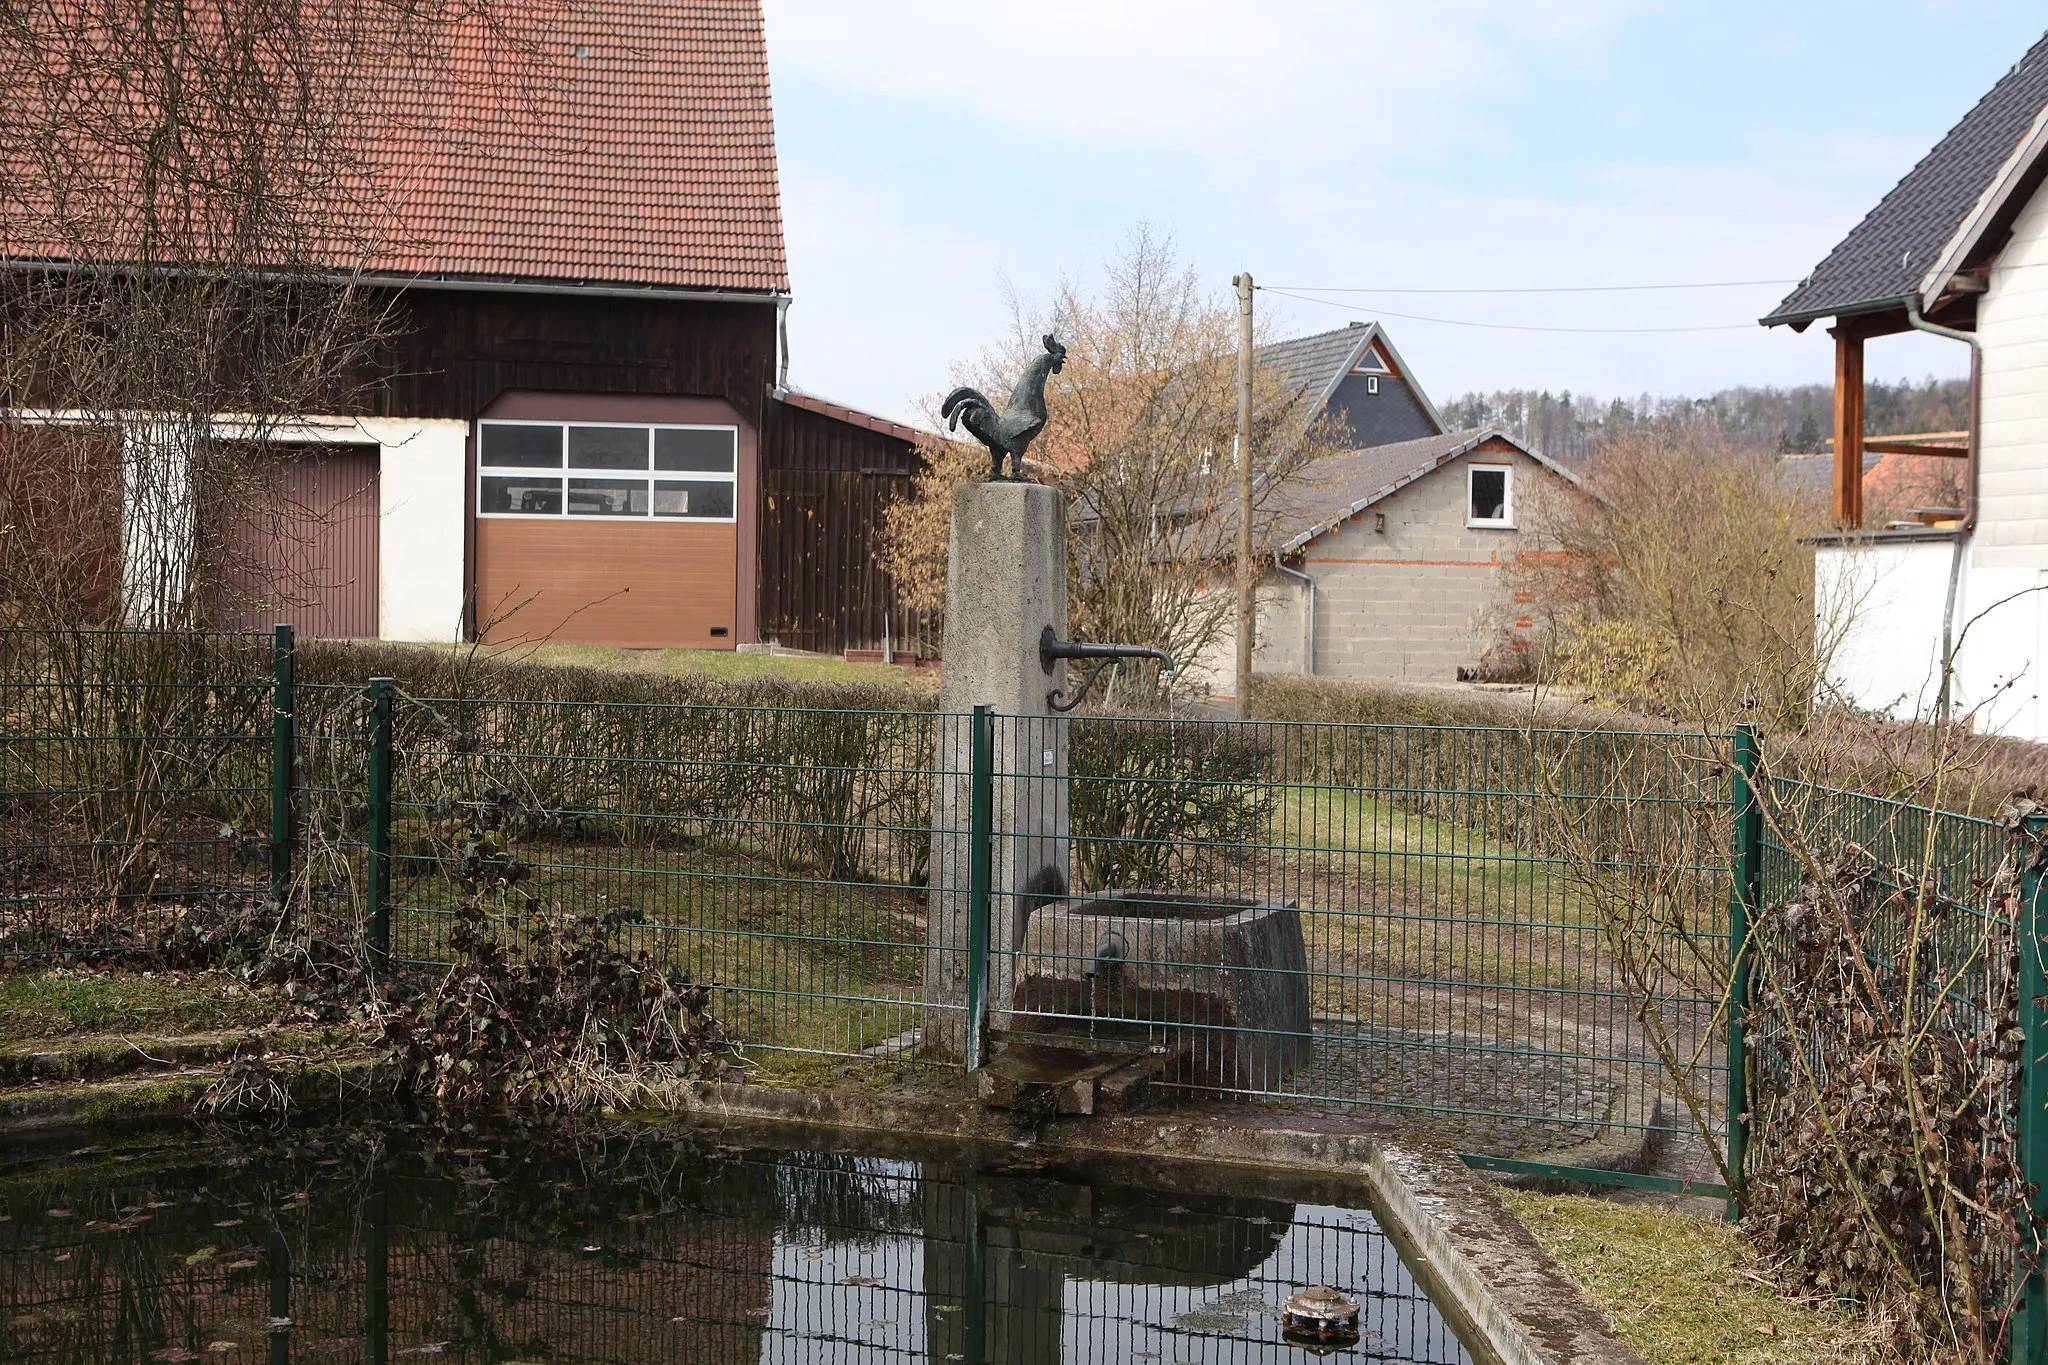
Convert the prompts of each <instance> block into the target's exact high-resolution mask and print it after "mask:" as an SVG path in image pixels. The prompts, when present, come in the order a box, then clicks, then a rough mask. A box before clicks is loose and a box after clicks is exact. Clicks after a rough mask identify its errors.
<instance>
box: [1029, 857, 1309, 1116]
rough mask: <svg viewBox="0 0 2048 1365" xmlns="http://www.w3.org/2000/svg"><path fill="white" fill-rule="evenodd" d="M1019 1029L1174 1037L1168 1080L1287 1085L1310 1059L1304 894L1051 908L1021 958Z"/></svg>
mask: <svg viewBox="0 0 2048 1365" xmlns="http://www.w3.org/2000/svg"><path fill="white" fill-rule="evenodd" d="M1016 983H1017V984H1016V990H1015V996H1014V1001H1013V1008H1014V1014H1013V1016H1012V1018H1011V1021H1010V1027H1011V1029H1012V1030H1014V1031H1016V1032H1020V1033H1032V1034H1038V1035H1041V1036H1046V1035H1052V1036H1058V1035H1065V1036H1069V1037H1071V1036H1073V1035H1075V1034H1080V1035H1081V1036H1083V1037H1087V1036H1090V1035H1099V1036H1101V1037H1102V1038H1103V1040H1104V1041H1108V1040H1110V1039H1114V1038H1118V1037H1124V1038H1128V1037H1130V1036H1132V1035H1133V1034H1134V1033H1135V1034H1141V1035H1142V1036H1146V1037H1149V1038H1151V1039H1152V1040H1153V1042H1154V1043H1155V1044H1158V1045H1163V1047H1164V1051H1165V1055H1166V1056H1167V1058H1168V1063H1167V1066H1166V1074H1165V1075H1164V1076H1163V1077H1162V1079H1164V1080H1166V1081H1168V1082H1170V1083H1178V1084H1184V1085H1196V1086H1203V1087H1217V1088H1222V1089H1230V1090H1266V1089H1272V1088H1275V1087H1277V1086H1279V1085H1280V1083H1281V1082H1282V1081H1284V1080H1285V1079H1286V1077H1287V1076H1288V1075H1289V1074H1290V1073H1291V1072H1293V1071H1294V1070H1295V1069H1296V1068H1297V1067H1299V1066H1301V1065H1302V1064H1303V1063H1304V1062H1306V1061H1307V1060H1308V1058H1309V1051H1310V1047H1311V1045H1312V1036H1311V1035H1312V1024H1311V1021H1310V1017H1309V1000H1308V955H1307V951H1306V949H1305V947H1304V945H1303V942H1302V933H1301V913H1300V911H1299V910H1297V909H1296V908H1295V906H1294V904H1293V903H1292V902H1290V903H1288V904H1286V905H1269V904H1265V903H1263V902H1259V901H1255V900H1251V899H1247V898H1242V897H1216V896H1178V895H1172V894H1167V893H1161V892H1150V891H1118V892H1103V893H1100V894H1097V895H1093V896H1087V897H1076V898H1073V899H1070V900H1064V901H1056V902H1054V903H1052V904H1050V905H1046V906H1042V907H1040V908H1039V909H1037V910H1036V911H1034V912H1033V913H1032V915H1031V918H1030V922H1029V923H1028V925H1027V926H1026V928H1025V932H1024V943H1023V947H1022V949H1021V950H1020V952H1019V954H1018V961H1017V975H1016Z"/></svg>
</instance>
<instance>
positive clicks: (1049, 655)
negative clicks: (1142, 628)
mask: <svg viewBox="0 0 2048 1365" xmlns="http://www.w3.org/2000/svg"><path fill="white" fill-rule="evenodd" d="M1061 659H1100V660H1101V661H1102V662H1100V663H1098V664H1097V665H1096V666H1095V667H1094V668H1092V669H1090V670H1089V671H1088V675H1087V676H1086V677H1084V678H1083V679H1081V685H1080V686H1079V687H1077V688H1074V689H1072V691H1071V692H1070V693H1069V692H1061V691H1059V690H1057V689H1055V690H1054V691H1051V692H1048V693H1046V694H1045V704H1046V705H1047V706H1050V707H1051V708H1052V709H1053V710H1055V711H1071V710H1073V709H1074V708H1075V707H1077V706H1079V705H1080V704H1081V700H1082V698H1084V697H1086V696H1087V695H1088V692H1089V689H1091V688H1093V687H1094V686H1095V680H1096V679H1097V678H1100V677H1101V676H1102V675H1103V673H1104V672H1105V671H1106V670H1107V669H1108V668H1109V666H1110V665H1111V664H1114V663H1115V662H1117V660H1119V659H1156V660H1157V661H1158V662H1159V666H1160V671H1161V673H1162V674H1163V675H1164V676H1166V677H1169V678H1171V677H1172V676H1173V675H1174V671H1175V669H1176V667H1177V665H1176V664H1175V663H1174V662H1173V656H1172V655H1171V654H1168V653H1167V652H1166V651H1165V650H1163V649H1154V648H1153V647H1152V646H1150V645H1091V644H1084V643H1083V642H1082V641H1079V640H1062V639H1060V637H1059V636H1058V635H1056V634H1055V633H1054V632H1053V628H1052V627H1051V626H1047V627H1046V628H1045V630H1044V631H1043V632H1041V633H1040V635H1039V637H1038V666H1039V667H1040V668H1042V669H1044V670H1045V671H1046V672H1047V673H1050V672H1052V666H1053V665H1054V664H1056V663H1058V662H1059V661H1060V660H1061Z"/></svg>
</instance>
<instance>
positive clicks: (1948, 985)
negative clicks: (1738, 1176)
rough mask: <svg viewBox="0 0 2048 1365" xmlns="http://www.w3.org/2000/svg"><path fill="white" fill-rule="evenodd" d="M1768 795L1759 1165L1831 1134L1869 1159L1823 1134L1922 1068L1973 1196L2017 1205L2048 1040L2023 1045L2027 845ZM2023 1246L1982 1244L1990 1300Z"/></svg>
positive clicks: (1792, 1155) (1756, 1088)
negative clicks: (2034, 1090)
mask: <svg viewBox="0 0 2048 1365" xmlns="http://www.w3.org/2000/svg"><path fill="white" fill-rule="evenodd" d="M1768 791H1769V799H1768V802H1767V807H1766V809H1767V812H1768V820H1767V832H1766V834H1765V836H1764V839H1763V896H1762V899H1763V903H1764V905H1765V906H1767V907H1769V910H1768V912H1767V914H1766V916H1765V918H1764V919H1763V921H1762V922H1761V923H1760V924H1759V926H1758V928H1757V931H1756V934H1755V938H1754V945H1755V947H1754V958H1755V962H1756V969H1755V970H1756V978H1757V984H1756V1006H1755V1009H1754V1010H1753V1012H1752V1026H1751V1027H1752V1031H1751V1047H1752V1057H1753V1061H1752V1065H1751V1077H1752V1079H1751V1093H1752V1096H1753V1099H1752V1105H1751V1108H1752V1111H1753V1113H1754V1115H1755V1119H1754V1124H1753V1130H1754V1131H1753V1137H1752V1146H1751V1166H1752V1172H1753V1174H1756V1175H1758V1176H1759V1178H1762V1179H1764V1180H1766V1181H1771V1182H1783V1181H1788V1180H1795V1179H1797V1178H1798V1176H1799V1168H1800V1166H1801V1164H1802V1163H1803V1162H1804V1161H1806V1160H1807V1159H1808V1157H1809V1154H1810V1152H1812V1151H1813V1150H1822V1151H1832V1150H1833V1148H1834V1147H1835V1146H1836V1145H1841V1146H1843V1147H1845V1148H1846V1149H1847V1150H1848V1151H1849V1152H1850V1157H1849V1158H1848V1159H1849V1160H1851V1161H1859V1160H1862V1159H1863V1158H1864V1157H1865V1156H1866V1155H1867V1153H1866V1152H1865V1151H1864V1150H1862V1149H1860V1148H1858V1146H1857V1144H1856V1143H1855V1142H1854V1140H1853V1139H1851V1140H1838V1139H1837V1138H1835V1137H1834V1136H1832V1135H1830V1134H1829V1132H1828V1128H1829V1123H1828V1121H1827V1120H1828V1118H1829V1116H1838V1115H1840V1114H1843V1113H1854V1112H1857V1106H1858V1104H1859V1102H1860V1101H1861V1100H1862V1099H1863V1097H1864V1094H1865V1088H1866V1087H1869V1086H1871V1085H1873V1084H1875V1085H1877V1086H1880V1087H1882V1091H1881V1093H1883V1094H1884V1095H1886V1096H1895V1095H1897V1094H1899V1093H1900V1086H1901V1084H1902V1082H1901V1080H1900V1078H1901V1077H1902V1076H1905V1075H1908V1074H1910V1075H1911V1077H1912V1078H1913V1082H1914V1084H1915V1086H1916V1087H1917V1088H1918V1092H1919V1095H1920V1097H1921V1100H1922V1102H1924V1103H1925V1104H1927V1105H1929V1106H1931V1108H1932V1110H1933V1112H1932V1113H1931V1114H1928V1115H1926V1116H1925V1118H1924V1121H1925V1122H1926V1123H1928V1124H1929V1125H1930V1129H1929V1131H1934V1126H1938V1128H1939V1131H1940V1132H1941V1133H1942V1134H1943V1135H1944V1144H1945V1150H1946V1151H1947V1152H1949V1153H1950V1154H1951V1155H1950V1158H1949V1159H1950V1160H1951V1161H1952V1163H1953V1164H1956V1165H1957V1167H1958V1169H1960V1170H1961V1171H1962V1172H1963V1178H1965V1179H1966V1180H1967V1182H1968V1183H1969V1184H1970V1186H1971V1200H1972V1208H1973V1209H1977V1210H1979V1211H1983V1210H1991V1211H1997V1214H1996V1216H2002V1215H2003V1213H2004V1211H2009V1210H2017V1209H2020V1208H2022V1207H2023V1206H2024V1203H2025V1198H2026V1184H2027V1181H2026V1171H2025V1161H2024V1158H2023V1153H2022V1150H2021V1148H2022V1143H2023V1136H2022V1127H2023V1124H2022V1115H2021V1113H2020V1086H2021V1078H2022V1073H2023V1070H2024V1068H2025V1066H2026V1065H2027V1064H2029V1063H2030V1061H2031V1059H2033V1058H2035V1057H2037V1056H2038V1055H2039V1051H2040V1046H2039V1043H2038V1042H2029V1043H2026V1044H2025V1045H2022V1041H2021V1040H2022V1037H2023V1029H2022V1026H2021V1023H2020V1018H2021V1004H2022V1001H2021V995H2022V993H2023V992H2022V991H2021V988H2020V980H2019V972H2020V961H2019V939H2018V935H2017V932H2016V920H2017V918H2018V914H2019V910H2020V905H2021V874H2022V863H2023V861H2024V858H2023V855H2024V854H2025V852H2026V841H2025V840H2024V839H2023V838H2020V837H2018V836H2017V835H2016V834H2014V833H2009V832H2008V831H2007V830H2006V829H2005V828H2003V827H2001V826H2000V825H1999V824H1998V823H1997V822H1994V821H1991V820H1985V819H1980V818H1977V817H1974V816H1968V815H1960V814H1956V813H1954V812H1950V811H1942V810H1935V809H1931V808H1929V807H1925V806H1915V805H1909V804H1905V803H1902V802H1898V801H1893V800H1888V799H1885V798H1883V797H1876V796H1869V795H1865V794H1862V793H1858V792H1845V791H1839V790H1834V789H1831V788H1826V787H1820V786H1815V785H1813V784H1810V783H1805V782H1799V781H1794V780H1791V779H1787V778H1777V779H1774V780H1773V781H1772V782H1771V783H1770V785H1769V788H1768ZM1899 1103H1901V1104H1903V1103H1904V1101H1899ZM1901 1112H1903V1111H1901ZM1894 1117H1896V1115H1894ZM1872 1131H1873V1132H1875V1131H1878V1130H1877V1129H1876V1128H1875V1127H1874V1126H1873V1129H1872ZM2013 1245H2014V1244H2013V1243H2012V1242H2011V1241H2010V1240H2009V1239H2005V1238H2003V1237H1996V1238H1994V1239H1992V1242H1991V1243H1987V1246H1990V1248H1991V1249H1990V1250H1988V1251H1985V1252H1983V1264H1984V1266H1985V1267H1986V1268H1988V1269H1989V1270H1991V1271H1992V1273H1991V1275H1990V1276H1989V1277H1988V1279H1987V1281H1986V1283H1987V1284H1988V1285H1989V1286H1990V1288H1989V1289H1988V1290H1987V1293H1990V1294H1992V1295H1993V1298H1994V1299H1996V1298H1997V1296H1999V1295H2002V1294H2003V1293H2004V1290H2005V1286H2006V1285H2007V1284H2008V1283H2009V1282H2010V1280H2011V1272H2012V1268H2013V1261H2012V1256H2013ZM1984 1306H1985V1307H1987V1308H1991V1309H1993V1310H1994V1311H2002V1308H2001V1306H2000V1305H1999V1304H1998V1303H1996V1302H1993V1301H1992V1300H1987V1302H1986V1304H1985V1305H1984Z"/></svg>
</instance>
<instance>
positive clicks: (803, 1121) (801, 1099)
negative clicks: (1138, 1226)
mask: <svg viewBox="0 0 2048 1365" xmlns="http://www.w3.org/2000/svg"><path fill="white" fill-rule="evenodd" d="M1224 1108H1225V1107H1224V1106H1215V1107H1212V1108H1210V1109H1208V1110H1207V1111H1206V1112H1203V1113H1200V1114H1188V1113H1182V1112H1175V1111H1166V1112H1163V1113H1151V1114H1144V1113H1141V1114H1126V1115H1118V1116H1115V1117H1108V1118H1099V1117H1098V1118H1065V1119H1055V1120H1052V1121H1050V1122H1047V1123H1044V1124H1041V1125H1039V1126H1036V1127H1032V1128H1025V1127H1022V1126H1020V1125H1015V1124H1010V1125H1007V1126H998V1125H994V1124H991V1123H989V1122H986V1121H985V1118H986V1116H985V1115H982V1114H970V1115H963V1114H962V1113H961V1110H960V1107H959V1106H957V1105H955V1104H951V1103H947V1102H943V1101H930V1100H915V1099H910V1100H906V1099H901V1098H897V1097H892V1096H886V1095H875V1094H869V1093H865V1092H851V1091H838V1090H812V1089H788V1090H781V1089H772V1088H768V1087H765V1086H748V1085H710V1084H705V1085H699V1086H697V1087H695V1090H694V1094H693V1095H692V1097H691V1101H690V1103H689V1104H687V1105H686V1106H684V1107H683V1110H684V1112H686V1113H688V1114H690V1115H692V1116H694V1117H697V1118H700V1119H703V1120H711V1121H716V1122H719V1123H725V1124H732V1125H735V1126H746V1125H772V1126H778V1127H784V1128H796V1129H813V1130H815V1129H825V1130H830V1131H834V1132H842V1133H843V1132H849V1131H851V1132H861V1133H870V1134H876V1135H880V1134H890V1135H894V1136H898V1137H909V1136H916V1137H923V1138H938V1139H955V1140H961V1139H964V1140H968V1141H984V1142H986V1141H1002V1142H1006V1143H1008V1144H1010V1145H1012V1146H1029V1147H1031V1148H1033V1149H1035V1150H1037V1151H1040V1152H1044V1153H1050V1154H1061V1155H1069V1154H1070V1155H1073V1156H1075V1157H1084V1156H1086V1157H1102V1156H1109V1157H1123V1158H1131V1159H1138V1160H1142V1161H1145V1162H1147V1163H1156V1162H1161V1161H1165V1162H1173V1163H1177V1164H1185V1165H1188V1166H1191V1167H1209V1168H1212V1169H1216V1168H1221V1169H1224V1170H1228V1171H1230V1172H1231V1173H1233V1174H1238V1173H1242V1172H1245V1171H1248V1170H1249V1171H1256V1172H1258V1173H1259V1174H1260V1175H1262V1176H1268V1177H1270V1176H1273V1175H1275V1174H1280V1175H1283V1176H1284V1175H1289V1174H1291V1175H1294V1176H1297V1177H1309V1178H1311V1179H1312V1180H1314V1181H1315V1183H1316V1186H1317V1187H1318V1188H1320V1189H1321V1191H1322V1193H1321V1194H1317V1193H1314V1192H1313V1191H1304V1193H1303V1197H1305V1198H1331V1197H1340V1196H1341V1192H1342V1191H1343V1190H1349V1191H1352V1192H1363V1193H1364V1195H1365V1196H1366V1199H1365V1202H1366V1203H1367V1204H1368V1205H1369V1206H1370V1207H1371V1208H1372V1210H1373V1213H1374V1214H1375V1216H1376V1217H1378V1218H1379V1219H1380V1220H1381V1224H1382V1228H1383V1230H1384V1231H1385V1232H1386V1233H1387V1234H1388V1235H1389V1236H1390V1237H1391V1238H1392V1239H1393V1240H1394V1241H1395V1242H1396V1243H1397V1244H1399V1245H1400V1246H1401V1249H1402V1251H1403V1253H1404V1259H1406V1260H1407V1261H1408V1264H1409V1266H1410V1268H1411V1269H1412V1270H1414V1271H1415V1272H1416V1273H1417V1275H1418V1276H1419V1277H1421V1278H1423V1279H1424V1280H1425V1281H1426V1282H1427V1283H1426V1287H1427V1288H1428V1290H1429V1292H1430V1295H1431V1297H1432V1298H1433V1299H1434V1300H1435V1301H1436V1303H1437V1306H1438V1308H1439V1309H1440V1310H1442V1311H1443V1312H1444V1313H1445V1314H1446V1316H1448V1317H1450V1318H1451V1319H1452V1320H1453V1324H1454V1326H1455V1327H1456V1328H1457V1330H1458V1332H1459V1335H1460V1336H1461V1338H1463V1339H1464V1340H1465V1341H1466V1343H1467V1344H1468V1345H1469V1346H1470V1347H1471V1348H1472V1349H1473V1350H1474V1351H1475V1353H1477V1354H1478V1355H1479V1356H1480V1357H1481V1358H1482V1359H1485V1360H1488V1361H1490V1362H1493V1363H1494V1365H1566V1363H1567V1362H1572V1363H1573V1365H1580V1363H1583V1365H1641V1359H1640V1357H1638V1356H1637V1355H1636V1354H1635V1352H1633V1351H1631V1350H1630V1349H1629V1348H1628V1347H1627V1346H1626V1345H1624V1344H1623V1343H1622V1342H1621V1341H1620V1340H1619V1339H1617V1338H1616V1337H1615V1336H1614V1334H1613V1331H1612V1330H1611V1329H1610V1327H1609V1326H1608V1323H1607V1320H1606V1318H1605V1317H1604V1316H1603V1315H1602V1314H1601V1312H1600V1310H1599V1309H1598V1308H1596V1307H1594V1306H1593V1304H1592V1302H1591V1301H1590V1300H1589V1299H1587V1297H1586V1296H1585V1293H1584V1291H1583V1290H1582V1289H1580V1287H1579V1285H1578V1282H1577V1281H1575V1280H1573V1279H1572V1278H1571V1277H1570V1276H1569V1275H1567V1274H1566V1273H1565V1272H1564V1270H1563V1269H1562V1268H1561V1267H1560V1266H1559V1265H1558V1264H1557V1262H1556V1261H1555V1260H1554V1259H1553V1258H1552V1257H1551V1255H1550V1253H1549V1252H1547V1251H1545V1250H1544V1249H1543V1246H1542V1244H1541V1243H1539V1242H1538V1241H1537V1240H1536V1238H1535V1236H1534V1235H1533V1234H1532V1233H1530V1231H1529V1230H1528V1229H1527V1228H1526V1227H1524V1226H1523V1225H1522V1222H1521V1220H1520V1219H1518V1218H1516V1217H1515V1216H1514V1214H1513V1213H1512V1212H1510V1211H1509V1210H1508V1208H1507V1206H1506V1205H1505V1204H1504V1203H1502V1202H1501V1199H1500V1196H1499V1194H1498V1193H1497V1192H1496V1191H1495V1189H1494V1188H1493V1186H1492V1183H1491V1182H1490V1181H1489V1180H1487V1179H1486V1178H1485V1177H1483V1176H1481V1175H1479V1174H1478V1173H1476V1172H1474V1171H1473V1170H1471V1169H1470V1168H1469V1167H1467V1166H1466V1165H1465V1163H1464V1162H1463V1161H1461V1160H1459V1159H1458V1156H1457V1154H1456V1153H1454V1152H1450V1151H1447V1150H1444V1149H1442V1148H1436V1147H1429V1146H1425V1145H1420V1144H1411V1143H1409V1142H1408V1141H1405V1140H1403V1139H1402V1138H1401V1137H1399V1136H1398V1135H1395V1134H1392V1133H1388V1132H1378V1131H1373V1130H1370V1129H1363V1128H1361V1127H1360V1126H1359V1125H1357V1124H1356V1123H1353V1122H1349V1121H1346V1120H1342V1119H1329V1118H1322V1117H1307V1116H1270V1117H1267V1116H1260V1115H1257V1114H1256V1113H1244V1114H1241V1115H1238V1114H1230V1113H1227V1112H1221V1111H1223V1110H1224Z"/></svg>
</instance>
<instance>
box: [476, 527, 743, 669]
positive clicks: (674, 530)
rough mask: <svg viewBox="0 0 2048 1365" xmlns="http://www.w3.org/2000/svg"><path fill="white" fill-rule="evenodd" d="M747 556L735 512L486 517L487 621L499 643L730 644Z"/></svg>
mask: <svg viewBox="0 0 2048 1365" xmlns="http://www.w3.org/2000/svg"><path fill="white" fill-rule="evenodd" d="M737 562H738V561H737V544H736V537H735V534H734V528H733V525H732V523H730V522H723V523H720V522H711V523H694V524H693V523H688V522H668V521H662V522H650V523H636V522H628V521H578V520H575V519H572V518H554V517H547V518H541V517H535V518H531V519H527V518H500V517H480V518H478V520H477V523H476V598H477V601H476V616H477V629H478V631H479V632H480V633H481V634H482V635H483V637H484V638H485V639H487V640H490V641H493V642H499V643H503V642H511V641H536V640H548V641H551V642H553V643H556V644H572V645H626V646H630V647H634V648H643V649H648V648H653V649H665V648H676V647H688V648H693V649H723V648H727V647H729V646H730V645H732V644H733V642H734V631H733V626H734V624H735V623H734V619H733V618H734V606H735V603H736V601H737V596H736V592H737V585H736V582H735V575H736V567H735V566H736V564H737Z"/></svg>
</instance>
